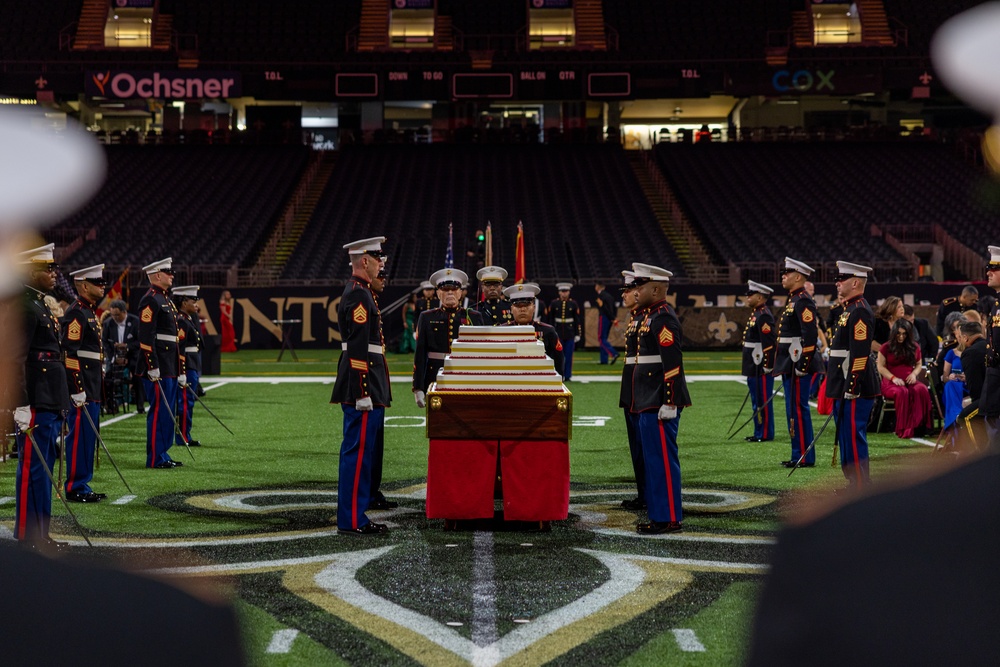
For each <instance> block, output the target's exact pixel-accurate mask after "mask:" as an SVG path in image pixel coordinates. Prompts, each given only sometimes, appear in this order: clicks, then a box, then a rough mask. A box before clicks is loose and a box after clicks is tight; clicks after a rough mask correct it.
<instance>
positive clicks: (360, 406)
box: [354, 396, 375, 412]
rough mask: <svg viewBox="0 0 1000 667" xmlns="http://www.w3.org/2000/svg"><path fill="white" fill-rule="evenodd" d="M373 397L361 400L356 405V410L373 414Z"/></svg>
mask: <svg viewBox="0 0 1000 667" xmlns="http://www.w3.org/2000/svg"><path fill="white" fill-rule="evenodd" d="M373 407H375V406H373V405H372V397H371V396H365V397H364V398H359V399H358V402H357V403H355V404H354V409H355V410H360V411H361V412H371V410H372V408H373Z"/></svg>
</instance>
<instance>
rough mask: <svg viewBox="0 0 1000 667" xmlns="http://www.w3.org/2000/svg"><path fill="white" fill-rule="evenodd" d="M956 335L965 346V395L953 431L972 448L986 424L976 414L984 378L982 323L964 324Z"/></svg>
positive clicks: (983, 435)
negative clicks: (955, 428) (955, 429)
mask: <svg viewBox="0 0 1000 667" xmlns="http://www.w3.org/2000/svg"><path fill="white" fill-rule="evenodd" d="M958 336H959V338H960V339H961V342H962V345H963V347H964V350H963V351H962V363H963V364H964V366H963V367H964V369H965V391H966V394H967V396H966V397H965V400H964V401H963V402H962V405H963V408H962V411H961V412H960V413H958V417H957V418H956V419H955V426H956V427H957V432H956V434H957V437H958V438H960V439H961V440H965V439H966V438H968V441H967V442H968V443H969V444H971V449H973V450H975V449H977V448H978V445H980V444H984V443H985V442H986V423H985V422H984V421H983V418H982V415H981V414H980V413H979V399H980V397H981V396H982V393H983V381H984V380H985V379H986V338H984V337H983V325H981V324H980V323H978V322H966V323H965V324H963V325H962V326H961V328H960V329H959V332H958Z"/></svg>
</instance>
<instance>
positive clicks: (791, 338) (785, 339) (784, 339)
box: [778, 336, 802, 343]
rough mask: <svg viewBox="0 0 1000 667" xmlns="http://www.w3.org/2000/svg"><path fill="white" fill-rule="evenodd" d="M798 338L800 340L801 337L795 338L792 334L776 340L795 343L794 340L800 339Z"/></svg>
mask: <svg viewBox="0 0 1000 667" xmlns="http://www.w3.org/2000/svg"><path fill="white" fill-rule="evenodd" d="M800 340H802V339H801V338H795V337H792V336H782V337H781V338H779V339H778V342H779V343H795V342H797V341H800Z"/></svg>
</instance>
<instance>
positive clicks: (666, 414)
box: [656, 405, 677, 421]
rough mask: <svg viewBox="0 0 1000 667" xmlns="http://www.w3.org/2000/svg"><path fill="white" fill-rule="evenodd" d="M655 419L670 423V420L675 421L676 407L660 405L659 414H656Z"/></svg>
mask: <svg viewBox="0 0 1000 667" xmlns="http://www.w3.org/2000/svg"><path fill="white" fill-rule="evenodd" d="M656 418H657V419H659V420H660V421H670V420H671V419H677V406H676V405H661V406H660V410H659V412H657V413H656Z"/></svg>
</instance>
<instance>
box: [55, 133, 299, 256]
mask: <svg viewBox="0 0 1000 667" xmlns="http://www.w3.org/2000/svg"><path fill="white" fill-rule="evenodd" d="M106 150H107V155H108V162H109V167H108V178H107V181H106V182H105V184H104V186H103V187H102V188H101V191H100V192H99V193H98V194H97V196H95V197H94V199H92V200H91V201H90V203H88V204H87V206H86V207H85V208H83V209H82V210H81V211H80V212H78V213H76V214H75V215H73V216H72V217H71V218H69V219H67V220H64V221H63V222H62V223H61V224H60V225H59V226H57V227H56V228H55V229H54V230H53V231H52V235H51V237H52V238H65V236H64V235H63V236H60V232H61V231H65V230H74V229H81V230H82V229H96V238H93V239H90V240H87V241H86V242H85V243H84V244H83V245H82V247H81V248H80V249H79V250H77V251H76V252H74V253H73V254H72V255H71V256H70V257H68V258H65V259H64V260H63V263H64V264H66V265H67V266H70V267H73V266H87V265H89V264H95V263H98V262H105V263H107V264H109V265H112V266H125V265H140V266H141V265H143V264H146V263H147V262H149V261H151V260H153V259H156V258H158V257H163V256H166V255H170V256H173V258H174V262H175V263H176V264H179V265H191V264H206V265H234V264H235V265H241V266H245V265H247V264H248V263H252V262H253V260H254V259H255V252H256V251H257V249H259V247H260V245H261V244H262V243H263V242H264V240H265V239H266V236H267V233H268V231H269V230H270V229H271V228H272V227H273V225H274V223H275V220H276V219H277V217H278V215H279V214H280V212H281V211H282V209H283V207H284V205H285V202H286V200H287V199H288V197H289V195H290V194H291V192H292V191H293V189H294V187H295V184H296V182H297V180H298V178H299V176H300V175H301V173H302V171H303V169H304V168H305V166H306V163H307V161H308V158H309V152H308V149H307V148H305V147H304V146H291V147H287V146H286V147H258V146H162V147H157V148H150V147H137V146H108V147H107V149H106Z"/></svg>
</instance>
